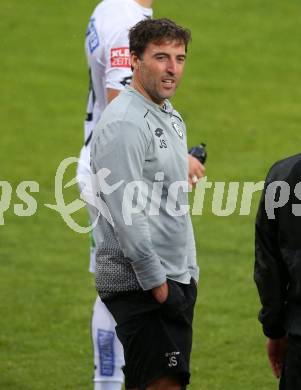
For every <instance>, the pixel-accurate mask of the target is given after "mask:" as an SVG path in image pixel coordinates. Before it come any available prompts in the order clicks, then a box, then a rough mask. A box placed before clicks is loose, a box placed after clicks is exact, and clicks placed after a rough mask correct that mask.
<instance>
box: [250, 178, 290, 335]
mask: <svg viewBox="0 0 301 390" xmlns="http://www.w3.org/2000/svg"><path fill="white" fill-rule="evenodd" d="M266 189H267V184H266V185H265V188H264V191H263V194H262V197H261V200H260V204H259V209H258V212H257V217H256V226H255V267H254V280H255V282H256V285H257V289H258V292H259V297H260V301H261V304H262V308H261V310H260V312H259V321H260V322H261V323H262V326H263V332H264V334H265V335H266V336H267V337H269V338H272V339H276V338H280V337H283V336H284V335H285V333H286V331H285V303H286V302H285V299H286V298H285V296H286V287H287V277H286V271H285V269H284V265H283V261H282V257H281V252H280V249H279V243H278V223H279V221H278V218H277V214H276V218H275V219H269V218H268V216H267V213H266V200H265V193H266Z"/></svg>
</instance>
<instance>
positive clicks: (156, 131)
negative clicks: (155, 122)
mask: <svg viewBox="0 0 301 390" xmlns="http://www.w3.org/2000/svg"><path fill="white" fill-rule="evenodd" d="M163 133H164V131H163V130H162V129H160V127H158V128H157V129H156V130H155V135H156V136H157V137H161V135H162V134H163Z"/></svg>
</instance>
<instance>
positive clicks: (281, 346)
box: [267, 337, 287, 378]
mask: <svg viewBox="0 0 301 390" xmlns="http://www.w3.org/2000/svg"><path fill="white" fill-rule="evenodd" d="M286 351H287V337H282V338H281V339H275V340H273V339H268V341H267V353H268V357H269V361H270V365H271V367H272V370H273V373H274V375H275V377H276V378H280V375H281V372H282V368H283V364H284V360H285V355H286Z"/></svg>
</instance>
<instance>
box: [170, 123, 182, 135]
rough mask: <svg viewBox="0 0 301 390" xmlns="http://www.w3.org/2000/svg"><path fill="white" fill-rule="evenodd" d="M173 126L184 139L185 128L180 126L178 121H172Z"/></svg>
mask: <svg viewBox="0 0 301 390" xmlns="http://www.w3.org/2000/svg"><path fill="white" fill-rule="evenodd" d="M172 127H173V128H174V130H175V131H176V133H177V134H178V136H179V137H180V138H181V139H183V137H184V133H183V130H182V129H181V126H179V125H178V124H177V123H176V122H172Z"/></svg>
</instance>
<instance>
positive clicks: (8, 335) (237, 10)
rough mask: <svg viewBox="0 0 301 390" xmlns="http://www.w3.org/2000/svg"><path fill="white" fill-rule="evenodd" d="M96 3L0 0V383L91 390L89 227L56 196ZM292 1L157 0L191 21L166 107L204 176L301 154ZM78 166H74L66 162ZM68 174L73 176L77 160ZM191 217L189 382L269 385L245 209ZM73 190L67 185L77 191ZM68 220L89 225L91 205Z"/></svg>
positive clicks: (204, 388) (231, 174)
mask: <svg viewBox="0 0 301 390" xmlns="http://www.w3.org/2000/svg"><path fill="white" fill-rule="evenodd" d="M95 5H96V1H80V0H73V1H70V0H65V1H58V0H52V1H49V0H44V1H37V0H28V1H8V0H3V1H2V3H1V23H0V31H1V44H0V50H1V61H0V85H1V94H0V107H1V108H0V119H1V121H0V126H1V153H0V180H1V181H8V182H9V183H10V184H11V186H12V190H13V194H12V200H11V204H10V208H9V210H8V211H7V212H5V214H4V219H5V223H4V225H3V226H0V329H1V331H0V389H3V390H38V389H42V390H44V389H48V390H58V389H59V390H67V389H70V390H84V389H92V383H91V378H92V371H93V364H92V353H91V347H90V331H89V321H90V315H91V308H92V303H93V301H94V299H95V291H94V285H93V280H92V277H91V275H89V273H88V271H87V268H88V237H87V235H80V234H77V233H75V232H73V231H72V230H71V229H69V228H68V227H67V226H66V224H65V223H64V221H63V220H62V218H61V217H60V215H59V214H58V213H56V212H55V211H53V210H50V209H48V208H46V207H45V206H44V203H54V176H55V172H56V169H57V167H58V165H59V163H60V161H61V160H63V159H64V158H65V157H69V156H77V155H78V153H79V150H80V146H81V142H82V134H83V129H82V124H83V119H84V112H85V103H86V94H87V71H86V62H85V57H84V50H83V41H84V34H85V29H86V25H87V21H88V18H89V15H90V13H91V11H92V9H93V8H94V6H95ZM300 7H301V6H300V3H299V2H298V1H296V0H291V1H282V0H274V1H272V0H265V1H263V0H253V1H243V0H194V1H189V2H183V1H180V0H174V1H171V0H164V1H163V0H161V1H159V0H157V1H156V3H155V6H154V9H155V15H156V16H158V17H159V16H167V17H170V18H172V19H175V20H177V21H178V22H179V23H182V24H183V25H185V26H187V27H189V28H191V30H192V34H193V42H192V45H191V47H190V49H189V55H188V61H187V69H186V73H185V77H184V79H183V82H182V85H181V87H180V89H179V91H178V93H177V96H176V98H175V99H174V104H175V106H176V107H177V108H178V110H179V111H180V112H181V113H182V114H183V116H184V118H185V120H186V123H187V127H188V133H189V144H190V145H193V144H196V143H198V142H201V141H204V142H206V143H207V145H208V151H209V159H208V164H207V176H208V180H210V181H226V182H230V181H239V182H244V181H254V182H257V181H260V180H263V179H264V176H265V174H266V171H267V169H268V167H269V166H270V165H271V164H272V163H273V162H274V161H276V160H277V159H280V158H284V157H286V156H288V155H291V154H295V153H298V152H300V146H301V135H300V134H301V133H300V123H301V112H300V101H301V90H300V77H301V74H300V62H301V56H300V42H299V41H300V39H299V37H300V35H301V25H300V23H299V15H300ZM72 169H73V171H72ZM72 169H71V170H70V172H69V176H70V178H71V177H73V175H74V172H75V166H73V167H72ZM23 180H34V181H37V182H38V183H39V192H38V193H35V194H34V197H35V199H36V200H37V213H36V214H35V215H33V216H31V217H17V216H16V215H15V213H14V204H16V203H22V202H21V201H20V199H18V197H17V196H16V188H17V185H18V184H19V183H20V182H21V181H23ZM212 193H213V191H212V190H207V193H206V198H205V207H204V212H203V215H201V216H196V217H194V218H193V222H194V227H195V234H196V239H197V247H198V261H199V264H200V267H201V280H200V283H199V296H198V302H197V306H196V312H195V322H194V345H193V354H192V364H191V369H192V384H191V386H190V388H191V389H192V390H254V389H260V390H272V389H276V388H277V383H276V380H275V379H274V378H273V377H272V374H271V372H270V369H269V366H268V362H267V359H266V356H265V340H264V337H263V336H262V334H261V329H260V326H259V324H258V322H257V319H256V317H257V312H258V308H259V303H258V298H257V293H256V290H255V287H254V283H253V281H252V270H253V261H254V260H253V225H254V216H255V212H256V204H257V201H258V194H257V195H256V196H255V197H254V201H253V204H252V209H251V215H250V216H240V215H239V212H238V210H239V208H237V210H236V212H235V213H234V214H233V215H232V216H229V217H217V216H215V215H214V214H213V213H212V210H211V199H212ZM76 195H77V189H76V187H75V186H73V187H72V188H71V189H69V190H68V197H69V198H70V200H71V199H75V198H76ZM76 218H77V220H78V221H80V222H81V223H82V224H83V223H85V219H86V216H85V211H84V210H81V211H80V212H78V213H77V214H76Z"/></svg>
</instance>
